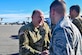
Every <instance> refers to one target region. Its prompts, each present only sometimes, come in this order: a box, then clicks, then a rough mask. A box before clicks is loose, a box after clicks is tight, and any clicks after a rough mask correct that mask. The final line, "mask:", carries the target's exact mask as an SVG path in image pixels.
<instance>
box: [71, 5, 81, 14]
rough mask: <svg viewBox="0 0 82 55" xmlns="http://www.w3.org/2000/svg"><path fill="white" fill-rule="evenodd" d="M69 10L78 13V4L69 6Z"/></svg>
mask: <svg viewBox="0 0 82 55" xmlns="http://www.w3.org/2000/svg"><path fill="white" fill-rule="evenodd" d="M70 10H75V11H76V12H77V13H78V14H79V13H80V6H79V5H73V6H71V7H70Z"/></svg>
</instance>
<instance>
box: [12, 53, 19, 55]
mask: <svg viewBox="0 0 82 55" xmlns="http://www.w3.org/2000/svg"><path fill="white" fill-rule="evenodd" d="M10 55H19V53H13V54H10Z"/></svg>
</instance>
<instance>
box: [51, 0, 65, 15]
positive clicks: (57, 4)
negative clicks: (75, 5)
mask: <svg viewBox="0 0 82 55" xmlns="http://www.w3.org/2000/svg"><path fill="white" fill-rule="evenodd" d="M65 5H66V3H65V2H64V1H63V0H55V1H53V2H52V4H51V5H50V10H51V9H54V10H55V11H56V12H57V13H59V14H62V13H65V12H66V7H65Z"/></svg>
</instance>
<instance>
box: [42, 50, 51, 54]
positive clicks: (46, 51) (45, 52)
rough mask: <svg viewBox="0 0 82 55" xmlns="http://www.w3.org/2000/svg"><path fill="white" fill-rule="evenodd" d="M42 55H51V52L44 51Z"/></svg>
mask: <svg viewBox="0 0 82 55" xmlns="http://www.w3.org/2000/svg"><path fill="white" fill-rule="evenodd" d="M41 55H49V50H44V51H43V52H42V53H41Z"/></svg>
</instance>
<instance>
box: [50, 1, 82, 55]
mask: <svg viewBox="0 0 82 55" xmlns="http://www.w3.org/2000/svg"><path fill="white" fill-rule="evenodd" d="M65 14H66V4H65V2H64V1H62V0H61V1H59V0H55V1H54V2H52V4H51V5H50V18H51V23H52V24H53V27H52V37H51V41H50V55H82V53H81V48H82V47H81V34H80V32H79V30H78V29H77V27H76V26H75V25H74V24H73V23H72V22H71V21H70V20H69V18H67V17H65Z"/></svg>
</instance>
